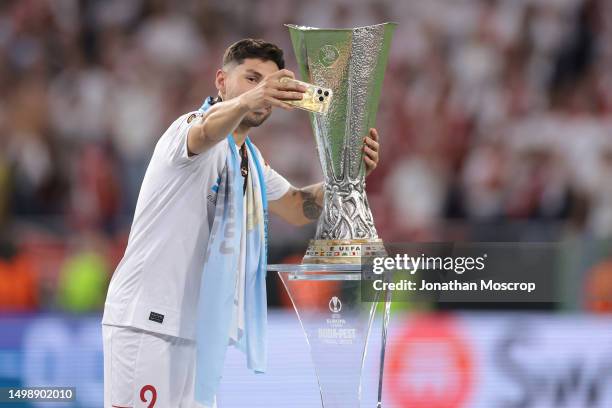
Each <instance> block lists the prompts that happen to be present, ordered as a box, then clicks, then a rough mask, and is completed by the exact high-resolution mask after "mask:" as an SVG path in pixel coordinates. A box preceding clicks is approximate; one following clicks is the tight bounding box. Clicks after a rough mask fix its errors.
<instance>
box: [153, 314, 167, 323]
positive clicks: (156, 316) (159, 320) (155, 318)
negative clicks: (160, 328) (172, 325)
mask: <svg viewBox="0 0 612 408" xmlns="http://www.w3.org/2000/svg"><path fill="white" fill-rule="evenodd" d="M149 320H151V321H153V322H156V323H163V322H164V315H163V314H161V313H155V312H151V313H150V314H149Z"/></svg>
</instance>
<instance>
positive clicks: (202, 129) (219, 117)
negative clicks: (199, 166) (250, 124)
mask: <svg viewBox="0 0 612 408" xmlns="http://www.w3.org/2000/svg"><path fill="white" fill-rule="evenodd" d="M282 77H290V78H294V74H293V72H291V71H289V70H287V69H281V70H278V71H276V72H274V73H272V74H270V75H268V76H266V77H263V78H261V79H260V80H259V82H258V83H257V85H256V86H254V87H253V88H252V89H250V90H248V91H247V92H245V93H243V94H241V95H240V96H237V97H235V98H231V99H229V100H227V101H223V102H219V103H216V104H214V105H213V106H212V107H211V108H210V109H209V110H208V111H207V112H206V114H205V115H204V116H202V117H200V118H199V119H198V122H196V123H194V124H193V126H192V127H191V128H190V129H189V134H188V135H187V138H188V141H187V147H188V148H189V152H190V153H191V154H199V153H201V152H203V151H205V150H207V149H209V148H210V147H212V146H213V145H215V144H216V143H218V142H220V141H221V140H223V139H225V137H226V136H227V135H228V134H230V133H233V132H234V131H235V130H236V128H237V127H238V125H240V122H242V119H244V117H245V116H246V115H247V114H248V113H249V112H251V111H258V110H263V109H271V108H272V107H276V108H281V109H285V110H293V109H294V108H293V106H292V105H289V104H287V103H285V102H284V101H291V100H300V99H302V95H303V93H304V91H305V90H306V89H305V88H304V87H303V86H301V85H297V84H293V83H281V82H280V79H281V78H282Z"/></svg>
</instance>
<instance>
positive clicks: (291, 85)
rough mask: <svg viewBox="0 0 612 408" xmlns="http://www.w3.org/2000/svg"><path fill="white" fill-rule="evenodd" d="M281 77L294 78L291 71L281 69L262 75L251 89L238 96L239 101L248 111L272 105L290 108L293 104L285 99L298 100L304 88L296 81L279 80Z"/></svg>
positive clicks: (267, 107) (268, 107)
mask: <svg viewBox="0 0 612 408" xmlns="http://www.w3.org/2000/svg"><path fill="white" fill-rule="evenodd" d="M283 77H290V78H292V79H294V78H295V76H294V75H293V72H291V71H289V70H288V69H281V70H279V71H276V72H275V73H273V74H270V75H268V76H266V77H264V78H263V79H262V80H261V81H260V82H259V83H258V84H257V86H255V87H254V88H253V89H251V90H249V91H247V92H245V93H243V94H242V95H240V96H239V98H241V102H242V103H243V104H244V106H246V108H247V109H248V110H249V111H257V110H262V109H266V110H267V109H270V108H271V107H272V106H274V107H278V108H282V109H286V110H292V109H294V107H293V106H291V105H289V104H288V103H286V102H285V101H299V100H301V99H302V97H303V95H304V92H305V91H306V88H305V87H304V86H303V85H300V84H298V83H295V82H292V81H288V82H281V81H280V79H281V78H283Z"/></svg>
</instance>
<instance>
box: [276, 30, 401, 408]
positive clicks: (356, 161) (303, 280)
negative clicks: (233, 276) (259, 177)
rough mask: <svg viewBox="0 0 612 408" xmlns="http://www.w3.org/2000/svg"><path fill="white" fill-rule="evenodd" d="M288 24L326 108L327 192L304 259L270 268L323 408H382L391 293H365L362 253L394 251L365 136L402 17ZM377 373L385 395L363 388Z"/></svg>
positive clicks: (307, 77)
mask: <svg viewBox="0 0 612 408" xmlns="http://www.w3.org/2000/svg"><path fill="white" fill-rule="evenodd" d="M288 27H289V31H290V33H291V40H292V42H293V47H294V50H295V54H296V56H297V61H298V65H299V67H300V71H301V76H302V79H303V80H304V81H306V82H308V83H310V84H313V85H314V87H313V88H312V89H313V92H311V94H312V95H310V96H309V97H308V98H306V99H307V102H308V104H309V105H308V106H306V107H303V108H308V109H307V110H309V111H312V110H316V111H317V112H316V113H309V114H310V120H311V123H312V127H313V130H314V134H315V139H316V144H317V150H318V154H319V158H320V161H321V166H322V167H323V174H324V176H325V196H324V204H323V212H322V214H321V217H320V219H319V224H318V226H317V233H316V237H315V239H314V240H311V241H310V245H309V248H308V251H307V252H306V256H305V257H304V259H303V262H302V263H301V264H281V265H268V270H269V271H276V272H278V274H279V276H280V278H281V280H282V282H283V284H284V285H285V288H286V289H287V292H288V294H289V296H290V298H291V301H292V303H293V306H294V307H295V311H296V313H297V316H298V318H299V320H300V323H301V325H302V328H303V329H304V333H305V335H306V338H307V340H308V345H309V348H310V353H311V357H312V361H313V363H314V367H315V372H316V375H317V381H318V384H319V391H320V395H321V406H322V407H324V408H358V407H360V406H367V405H370V404H371V406H373V405H374V403H375V402H376V406H377V407H379V408H380V407H381V406H382V390H383V371H384V360H385V345H386V340H387V325H388V321H389V315H390V308H389V306H390V292H389V291H387V292H384V293H377V295H376V297H375V299H374V301H373V302H368V301H366V300H364V298H363V296H362V294H363V292H362V287H363V284H364V283H363V281H364V279H365V278H364V276H365V274H362V272H363V270H364V268H367V264H368V262H367V260H366V259H363V258H365V257H368V258H369V257H374V256H386V251H385V249H384V247H383V243H382V240H380V239H379V238H378V235H377V233H376V228H375V227H374V221H373V219H372V212H371V211H370V207H369V205H368V200H367V198H366V194H365V165H364V162H363V138H364V137H365V136H366V135H367V133H368V131H369V129H370V128H371V127H373V126H374V121H375V117H376V111H377V108H378V101H379V98H380V91H381V85H382V81H383V75H384V71H385V66H386V63H387V56H388V54H389V44H390V42H391V36H392V34H393V30H394V29H395V24H393V23H385V24H379V25H374V26H369V27H360V28H355V29H346V30H340V29H317V28H309V27H298V26H293V25H289V26H288ZM326 90H327V91H328V95H326V94H325V92H326ZM319 91H321V92H320V93H319ZM326 96H329V99H326V98H325V97H326ZM313 98H314V99H313ZM317 100H318V101H319V102H321V104H323V106H321V107H320V108H321V109H318V107H317V106H316V105H317V104H318V102H317ZM311 105H312V106H311ZM366 284H367V283H366ZM383 299H384V301H385V308H384V314H383V321H382V335H381V340H380V353H378V354H377V355H375V358H377V364H376V366H377V368H376V370H377V372H376V373H372V372H371V371H369V372H368V374H370V375H365V376H364V375H362V374H363V371H364V367H365V361H366V354H367V353H366V351H367V349H368V344H369V342H370V341H369V340H370V331H371V327H372V323H373V321H374V317H375V312H376V306H377V304H378V300H383ZM375 378H377V391H378V393H377V395H376V401H371V400H372V399H373V397H369V396H368V395H367V393H366V395H362V393H361V391H362V389H366V390H373V389H374V387H373V385H374V384H373V383H372V382H370V383H368V379H370V380H371V379H375ZM368 384H370V385H372V386H368ZM369 401H371V402H369Z"/></svg>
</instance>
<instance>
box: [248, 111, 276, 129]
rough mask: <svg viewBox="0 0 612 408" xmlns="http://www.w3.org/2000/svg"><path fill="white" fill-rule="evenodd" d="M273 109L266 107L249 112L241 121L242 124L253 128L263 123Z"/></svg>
mask: <svg viewBox="0 0 612 408" xmlns="http://www.w3.org/2000/svg"><path fill="white" fill-rule="evenodd" d="M270 113H272V110H270V109H266V110H262V111H258V112H249V113H248V114H247V115H246V116H245V117H244V118H243V119H242V122H240V125H241V126H244V127H248V128H253V127H257V126H259V125H261V124H262V123H264V122H265V121H266V119H268V116H270Z"/></svg>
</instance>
